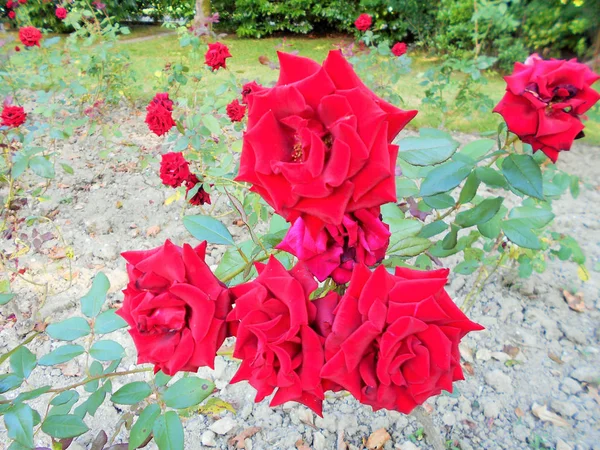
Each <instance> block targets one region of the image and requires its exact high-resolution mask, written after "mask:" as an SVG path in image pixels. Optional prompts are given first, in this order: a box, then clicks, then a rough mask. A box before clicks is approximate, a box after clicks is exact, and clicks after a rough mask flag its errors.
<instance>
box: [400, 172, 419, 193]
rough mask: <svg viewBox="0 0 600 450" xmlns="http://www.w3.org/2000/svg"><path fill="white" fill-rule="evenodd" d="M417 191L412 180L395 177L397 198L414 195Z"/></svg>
mask: <svg viewBox="0 0 600 450" xmlns="http://www.w3.org/2000/svg"><path fill="white" fill-rule="evenodd" d="M418 193H419V188H418V187H417V185H416V184H415V182H414V181H413V180H409V179H408V178H404V177H396V196H397V197H398V198H405V197H414V196H415V195H417V194H418Z"/></svg>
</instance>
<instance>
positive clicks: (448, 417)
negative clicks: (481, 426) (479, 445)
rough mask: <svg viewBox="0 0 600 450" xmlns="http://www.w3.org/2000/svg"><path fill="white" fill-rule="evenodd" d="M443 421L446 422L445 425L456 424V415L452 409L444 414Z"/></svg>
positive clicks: (451, 425)
mask: <svg viewBox="0 0 600 450" xmlns="http://www.w3.org/2000/svg"><path fill="white" fill-rule="evenodd" d="M442 422H444V425H448V426H449V427H453V426H454V425H456V416H455V415H454V413H453V412H452V411H448V412H446V413H444V415H443V416H442Z"/></svg>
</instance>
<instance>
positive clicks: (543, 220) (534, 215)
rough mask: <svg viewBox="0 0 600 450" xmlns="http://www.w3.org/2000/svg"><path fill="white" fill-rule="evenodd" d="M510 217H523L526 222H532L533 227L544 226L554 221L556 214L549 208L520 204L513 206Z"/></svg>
mask: <svg viewBox="0 0 600 450" xmlns="http://www.w3.org/2000/svg"><path fill="white" fill-rule="evenodd" d="M508 217H509V218H510V219H523V220H524V221H525V222H526V223H529V224H531V226H532V227H533V228H542V227H545V226H546V225H548V224H549V223H550V222H552V219H554V214H553V213H552V211H549V210H547V209H541V208H532V207H530V206H519V207H517V208H513V209H512V210H511V212H510V213H509V214H508Z"/></svg>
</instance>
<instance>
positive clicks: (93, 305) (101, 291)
mask: <svg viewBox="0 0 600 450" xmlns="http://www.w3.org/2000/svg"><path fill="white" fill-rule="evenodd" d="M109 289H110V281H108V278H107V276H106V275H104V273H102V272H98V275H96V277H95V278H94V281H93V282H92V287H91V289H90V291H89V292H88V293H87V294H86V295H85V296H84V297H82V298H81V312H82V313H83V314H84V315H86V316H87V317H90V318H92V317H96V316H97V315H98V314H100V310H101V309H102V305H104V302H105V301H106V294H107V293H108V290H109Z"/></svg>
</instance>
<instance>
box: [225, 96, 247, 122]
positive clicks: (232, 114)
mask: <svg viewBox="0 0 600 450" xmlns="http://www.w3.org/2000/svg"><path fill="white" fill-rule="evenodd" d="M227 115H228V116H229V119H230V120H231V121H232V122H241V121H242V119H243V118H244V116H245V115H246V107H245V106H244V105H241V104H240V102H239V100H238V99H237V98H236V99H235V100H234V101H232V102H231V103H230V104H229V105H227Z"/></svg>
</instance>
